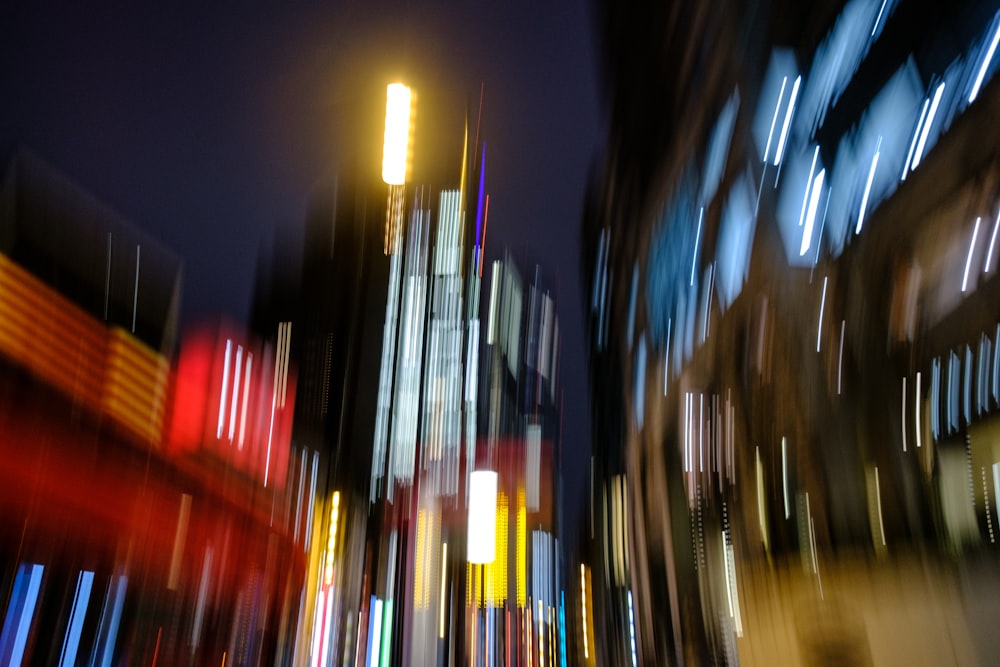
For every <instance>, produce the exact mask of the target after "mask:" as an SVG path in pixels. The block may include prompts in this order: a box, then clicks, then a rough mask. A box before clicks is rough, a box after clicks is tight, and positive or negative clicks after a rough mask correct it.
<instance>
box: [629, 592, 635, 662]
mask: <svg viewBox="0 0 1000 667" xmlns="http://www.w3.org/2000/svg"><path fill="white" fill-rule="evenodd" d="M628 637H629V643H630V644H631V647H632V667H635V665H636V659H635V616H634V615H633V613H632V591H629V592H628Z"/></svg>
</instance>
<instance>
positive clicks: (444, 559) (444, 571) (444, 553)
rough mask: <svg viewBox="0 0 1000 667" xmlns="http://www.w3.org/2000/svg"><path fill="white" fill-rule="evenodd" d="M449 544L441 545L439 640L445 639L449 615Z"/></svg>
mask: <svg viewBox="0 0 1000 667" xmlns="http://www.w3.org/2000/svg"><path fill="white" fill-rule="evenodd" d="M447 582H448V543H447V542H443V543H442V544H441V613H440V615H439V620H438V638H439V639H444V619H445V616H447V613H448V605H447V601H446V598H447V590H448V583H447Z"/></svg>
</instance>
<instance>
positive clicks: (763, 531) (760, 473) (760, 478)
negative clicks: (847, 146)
mask: <svg viewBox="0 0 1000 667" xmlns="http://www.w3.org/2000/svg"><path fill="white" fill-rule="evenodd" d="M754 465H755V466H756V472H757V521H758V523H759V524H760V539H761V541H762V542H763V543H764V550H765V551H767V548H768V539H767V515H766V514H765V513H764V468H763V466H761V464H760V447H754Z"/></svg>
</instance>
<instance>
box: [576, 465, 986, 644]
mask: <svg viewBox="0 0 1000 667" xmlns="http://www.w3.org/2000/svg"><path fill="white" fill-rule="evenodd" d="M993 468H994V478H995V477H996V474H995V473H996V466H995V465H994V466H993ZM580 618H581V620H582V622H581V624H580V625H581V626H582V632H583V658H584V660H590V642H589V641H588V639H587V574H586V568H585V566H584V564H583V563H580Z"/></svg>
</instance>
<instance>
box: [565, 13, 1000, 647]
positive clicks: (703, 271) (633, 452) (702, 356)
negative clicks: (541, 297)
mask: <svg viewBox="0 0 1000 667" xmlns="http://www.w3.org/2000/svg"><path fill="white" fill-rule="evenodd" d="M603 18H604V19H605V20H604V22H603V23H604V25H606V26H607V27H606V32H605V34H604V37H605V44H604V46H605V48H606V55H607V60H606V67H607V69H606V72H607V90H608V91H609V93H610V95H611V105H610V107H609V108H610V110H611V113H610V120H611V127H610V133H609V137H608V145H607V150H606V154H607V158H606V160H605V161H604V162H603V163H602V164H601V165H600V169H599V170H598V174H599V176H598V179H599V180H597V181H595V182H594V184H593V188H592V192H591V201H590V205H589V207H588V211H587V214H586V220H585V222H584V236H585V245H586V250H585V253H586V254H585V263H586V266H587V267H588V276H589V277H590V279H591V285H592V290H591V293H590V306H591V327H590V345H591V377H592V390H593V392H594V393H593V396H594V428H595V433H594V443H595V449H594V471H595V475H594V488H593V499H594V503H593V507H592V517H593V518H592V523H591V526H592V529H591V531H590V537H591V539H592V541H591V543H590V547H591V551H590V563H589V566H590V567H592V572H593V579H594V582H595V583H594V585H593V594H594V595H596V596H597V599H594V600H593V605H594V609H596V614H597V618H595V619H594V623H595V631H596V632H597V635H598V637H597V640H596V645H597V651H598V658H597V662H598V663H599V664H637V663H642V664H662V663H664V662H667V661H669V662H671V663H676V664H687V663H693V664H707V663H719V662H726V663H736V662H739V661H746V662H760V663H761V664H774V662H776V661H782V662H784V663H785V664H799V663H800V662H801V663H806V664H809V661H811V660H813V659H818V658H816V656H818V655H822V654H824V652H825V653H826V654H827V655H830V654H834V655H838V656H841V657H842V659H843V660H844V661H846V662H848V663H850V664H872V663H879V664H881V663H882V662H883V661H885V660H886V659H889V658H890V657H892V658H893V659H896V660H899V659H900V658H899V655H901V653H900V652H901V651H903V652H905V651H907V650H910V649H909V646H912V647H917V646H919V647H920V648H919V649H916V648H914V649H912V650H913V651H914V653H915V654H919V655H920V656H921V659H923V660H930V661H931V662H935V661H936V659H931V658H929V656H934V655H944V654H941V653H939V652H940V651H944V650H945V647H952V646H962V647H963V648H962V650H963V651H965V650H967V651H970V652H969V653H963V655H978V656H979V659H980V660H982V661H984V662H989V660H990V658H989V657H988V654H987V653H986V652H985V651H984V649H983V647H984V644H980V645H976V646H967V645H969V644H971V643H972V642H971V641H962V640H960V639H956V638H955V637H953V636H948V634H947V633H948V632H955V630H947V631H946V630H942V632H941V633H937V634H935V633H921V632H913V633H912V634H909V635H907V639H906V640H904V641H905V642H906V643H907V644H908V647H907V648H905V649H904V648H902V647H900V646H899V643H900V639H899V635H896V636H895V637H892V636H887V634H886V633H884V632H880V631H879V630H878V628H880V627H882V626H880V625H879V622H880V621H879V620H878V619H882V618H886V614H887V612H886V611H885V609H886V608H888V607H887V606H886V607H882V608H881V609H880V610H879V609H875V608H874V607H863V608H861V609H858V610H856V613H845V612H843V611H842V609H843V607H842V605H843V604H844V603H843V602H842V600H843V599H844V598H845V597H851V595H849V594H848V593H847V591H854V590H856V589H853V588H850V586H853V585H854V584H853V583H852V582H853V581H854V580H853V579H852V577H856V576H859V575H858V573H859V572H864V571H866V568H871V569H873V570H874V571H875V572H877V573H878V574H876V575H872V576H873V577H876V579H875V580H876V581H884V579H877V577H891V576H893V575H892V574H891V572H890V571H889V570H887V569H886V570H881V569H879V567H880V566H879V564H880V563H884V562H885V561H884V560H882V559H884V558H886V557H887V556H888V555H890V554H893V555H897V556H902V555H905V554H908V553H912V552H914V551H915V549H914V547H916V546H918V545H919V546H920V547H921V548H923V547H924V546H925V545H926V544H928V543H930V544H935V545H936V546H937V547H938V550H937V551H936V552H935V553H936V555H935V558H943V557H944V556H945V555H947V554H953V553H956V552H961V551H962V550H968V549H976V550H980V549H984V548H985V549H987V550H988V549H992V548H994V547H993V546H992V545H993V544H994V543H995V539H994V538H995V533H996V529H997V525H996V511H995V510H996V507H997V494H996V493H995V491H996V489H995V488H994V486H995V485H994V481H995V479H994V475H995V474H998V473H995V471H996V470H997V468H994V467H993V466H994V463H995V462H996V461H997V460H1000V456H998V455H997V452H998V451H1000V450H997V449H996V447H997V441H996V439H995V438H994V437H993V436H992V426H991V424H992V415H993V414H994V413H995V411H996V409H997V406H998V394H997V393H996V392H994V391H993V388H994V387H995V386H996V384H995V382H994V380H991V379H990V378H994V379H995V378H996V377H997V372H996V368H997V367H998V364H997V355H996V354H995V351H996V349H997V347H996V343H997V336H998V335H1000V334H998V333H997V329H996V321H997V316H998V311H1000V309H998V307H997V306H998V304H1000V292H998V291H997V290H998V287H997V283H996V281H995V280H994V278H993V276H994V275H995V267H996V261H997V260H996V258H995V253H996V248H995V247H994V245H993V238H994V236H995V232H996V228H997V226H998V223H997V220H998V207H1000V188H998V187H997V185H996V184H997V182H998V180H997V175H998V159H997V158H998V155H1000V136H998V134H997V131H996V127H995V126H996V124H995V123H994V122H993V121H992V120H991V119H992V118H994V117H995V114H996V109H997V105H998V99H1000V97H998V88H997V85H996V82H995V81H991V79H992V78H993V75H994V73H995V71H996V69H997V67H998V61H1000V59H998V57H997V54H996V50H997V42H998V37H1000V32H998V31H1000V14H998V13H997V9H996V6H995V4H991V3H985V2H976V1H972V2H958V3H950V4H948V5H947V6H944V5H939V6H935V7H933V8H930V7H925V6H923V5H921V4H919V3H907V2H905V1H900V2H893V1H892V0H889V1H884V0H871V1H868V0H852V1H850V2H846V3H836V2H830V3H820V4H819V5H809V6H808V7H807V6H805V5H799V4H797V3H784V2H779V3H776V4H771V5H768V6H766V7H765V6H761V5H748V4H744V3H733V2H722V3H714V4H708V5H706V4H698V3H672V4H671V5H668V6H661V7H646V6H644V5H643V6H639V5H637V4H626V5H621V4H608V5H605V7H604V9H603ZM653 45H655V47H654V46H653ZM991 383H992V384H991ZM847 553H851V554H853V555H852V557H851V558H852V559H851V560H850V561H849V562H850V563H851V564H852V565H851V566H850V567H848V565H847V564H846V563H847V562H848V561H847V559H845V554H847ZM792 563H794V565H795V568H794V571H796V572H797V571H802V572H803V573H804V574H803V576H802V577H801V578H794V577H792V575H789V574H788V572H789V568H790V565H791V564H792ZM598 581H600V582H601V585H597V582H598ZM779 582H780V584H779ZM789 582H792V583H789ZM944 583H950V584H952V585H953V586H955V587H956V588H957V586H958V583H957V582H956V581H955V580H944ZM841 585H842V586H843V587H844V588H843V590H839V588H838V587H839V586H841ZM782 586H783V587H784V588H781V587H782ZM913 586H914V588H913V591H915V592H913V593H912V594H913V595H930V593H928V592H927V590H928V589H926V588H924V589H921V588H920V587H919V586H918V585H916V584H914V585H913ZM584 588H586V587H584ZM779 588H781V590H783V591H785V592H784V593H782V594H781V595H778V594H775V595H776V597H775V598H774V599H776V600H777V601H776V602H774V603H773V604H771V603H767V604H765V600H769V599H771V598H768V595H770V594H772V593H773V592H774V591H776V590H779ZM909 590H910V589H908V591H909ZM921 591H922V592H921ZM854 597H855V598H856V599H857V600H866V599H868V598H864V596H863V595H860V594H859V595H857V596H854ZM852 604H856V605H865V604H869V603H868V602H864V601H855V602H853V603H852ZM837 605H841V606H837ZM751 610H752V613H751ZM793 610H794V611H793ZM880 614H882V615H881V616H880ZM814 615H815V618H817V619H822V620H821V621H814V620H813V617H814ZM858 618H862V619H863V620H861V621H858V620H857V619H858ZM784 622H787V623H788V625H790V626H793V628H794V630H792V631H788V632H786V631H785V630H783V629H780V628H776V627H775V626H777V625H779V624H780V623H784ZM962 627H963V628H964V627H965V626H962ZM782 632H786V634H781V633H782ZM890 634H891V633H890ZM779 636H781V637H785V636H787V637H788V638H789V639H788V640H787V641H785V640H776V639H775V637H779ZM972 636H973V639H975V640H976V641H980V640H981V638H979V639H977V638H976V636H975V635H972ZM949 650H950V649H949ZM831 652H832V653H831ZM947 655H948V656H949V657H948V658H947V659H955V658H953V657H951V654H947ZM958 662H959V663H962V662H963V660H961V659H959V660H958Z"/></svg>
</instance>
